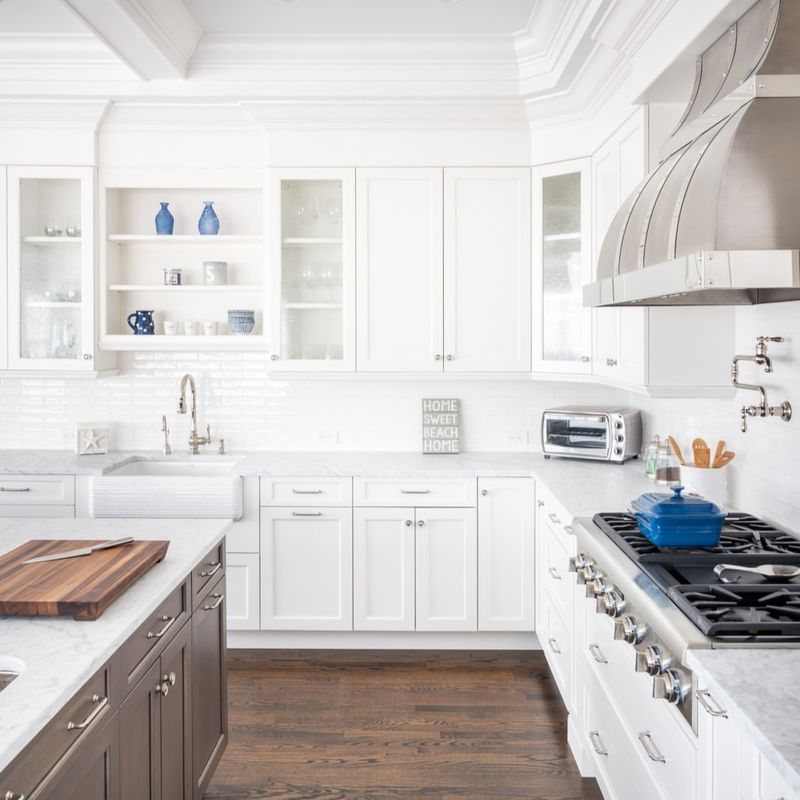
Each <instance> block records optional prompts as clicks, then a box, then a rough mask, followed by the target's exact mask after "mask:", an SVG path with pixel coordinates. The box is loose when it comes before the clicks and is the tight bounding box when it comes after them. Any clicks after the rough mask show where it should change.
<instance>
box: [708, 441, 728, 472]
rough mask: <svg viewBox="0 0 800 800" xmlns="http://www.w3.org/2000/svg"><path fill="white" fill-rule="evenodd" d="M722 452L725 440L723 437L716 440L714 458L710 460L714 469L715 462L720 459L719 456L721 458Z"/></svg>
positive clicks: (715, 466)
mask: <svg viewBox="0 0 800 800" xmlns="http://www.w3.org/2000/svg"><path fill="white" fill-rule="evenodd" d="M724 452H725V440H724V439H720V440H719V441H718V442H717V449H716V450H715V451H714V458H713V460H712V461H711V466H712V467H713V468H714V469H716V468H717V462H718V461H719V460H720V458H722V454H723V453H724Z"/></svg>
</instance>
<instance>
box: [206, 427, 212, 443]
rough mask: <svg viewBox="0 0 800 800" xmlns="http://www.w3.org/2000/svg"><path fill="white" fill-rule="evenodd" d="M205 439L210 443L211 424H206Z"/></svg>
mask: <svg viewBox="0 0 800 800" xmlns="http://www.w3.org/2000/svg"><path fill="white" fill-rule="evenodd" d="M206 439H207V440H208V443H209V444H211V425H206Z"/></svg>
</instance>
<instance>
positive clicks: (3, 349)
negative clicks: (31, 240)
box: [0, 167, 8, 370]
mask: <svg viewBox="0 0 800 800" xmlns="http://www.w3.org/2000/svg"><path fill="white" fill-rule="evenodd" d="M6 187H7V183H6V168H5V167H0V309H6V308H8V261H7V258H8V248H7V247H6V246H4V245H5V244H6V242H7V241H8V238H7V230H6V219H7V211H6V192H7V189H6ZM7 368H8V325H4V324H2V323H0V370H2V369H7Z"/></svg>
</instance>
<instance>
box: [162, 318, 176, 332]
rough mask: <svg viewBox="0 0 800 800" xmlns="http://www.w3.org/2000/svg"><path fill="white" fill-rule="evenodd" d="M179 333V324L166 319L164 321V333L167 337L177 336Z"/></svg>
mask: <svg viewBox="0 0 800 800" xmlns="http://www.w3.org/2000/svg"><path fill="white" fill-rule="evenodd" d="M177 332H178V323H177V322H175V320H172V319H165V320H164V333H165V334H166V335H167V336H175V334H176V333H177Z"/></svg>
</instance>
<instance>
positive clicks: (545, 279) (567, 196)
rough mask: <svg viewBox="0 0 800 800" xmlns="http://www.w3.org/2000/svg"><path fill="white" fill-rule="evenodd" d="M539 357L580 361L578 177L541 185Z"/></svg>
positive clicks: (575, 174)
mask: <svg viewBox="0 0 800 800" xmlns="http://www.w3.org/2000/svg"><path fill="white" fill-rule="evenodd" d="M542 204H543V207H542V226H543V231H542V232H543V245H542V250H543V252H542V294H543V300H544V302H543V303H542V327H543V331H544V336H543V353H542V355H543V357H544V359H545V360H548V361H580V359H581V356H582V348H583V347H584V345H583V342H584V336H583V320H582V317H583V314H582V312H583V297H582V277H583V276H582V274H581V273H582V265H583V259H582V252H581V250H582V247H583V240H582V233H583V232H582V231H581V175H580V173H579V172H572V173H569V174H566V175H553V176H551V177H549V178H544V179H543V181H542Z"/></svg>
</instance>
